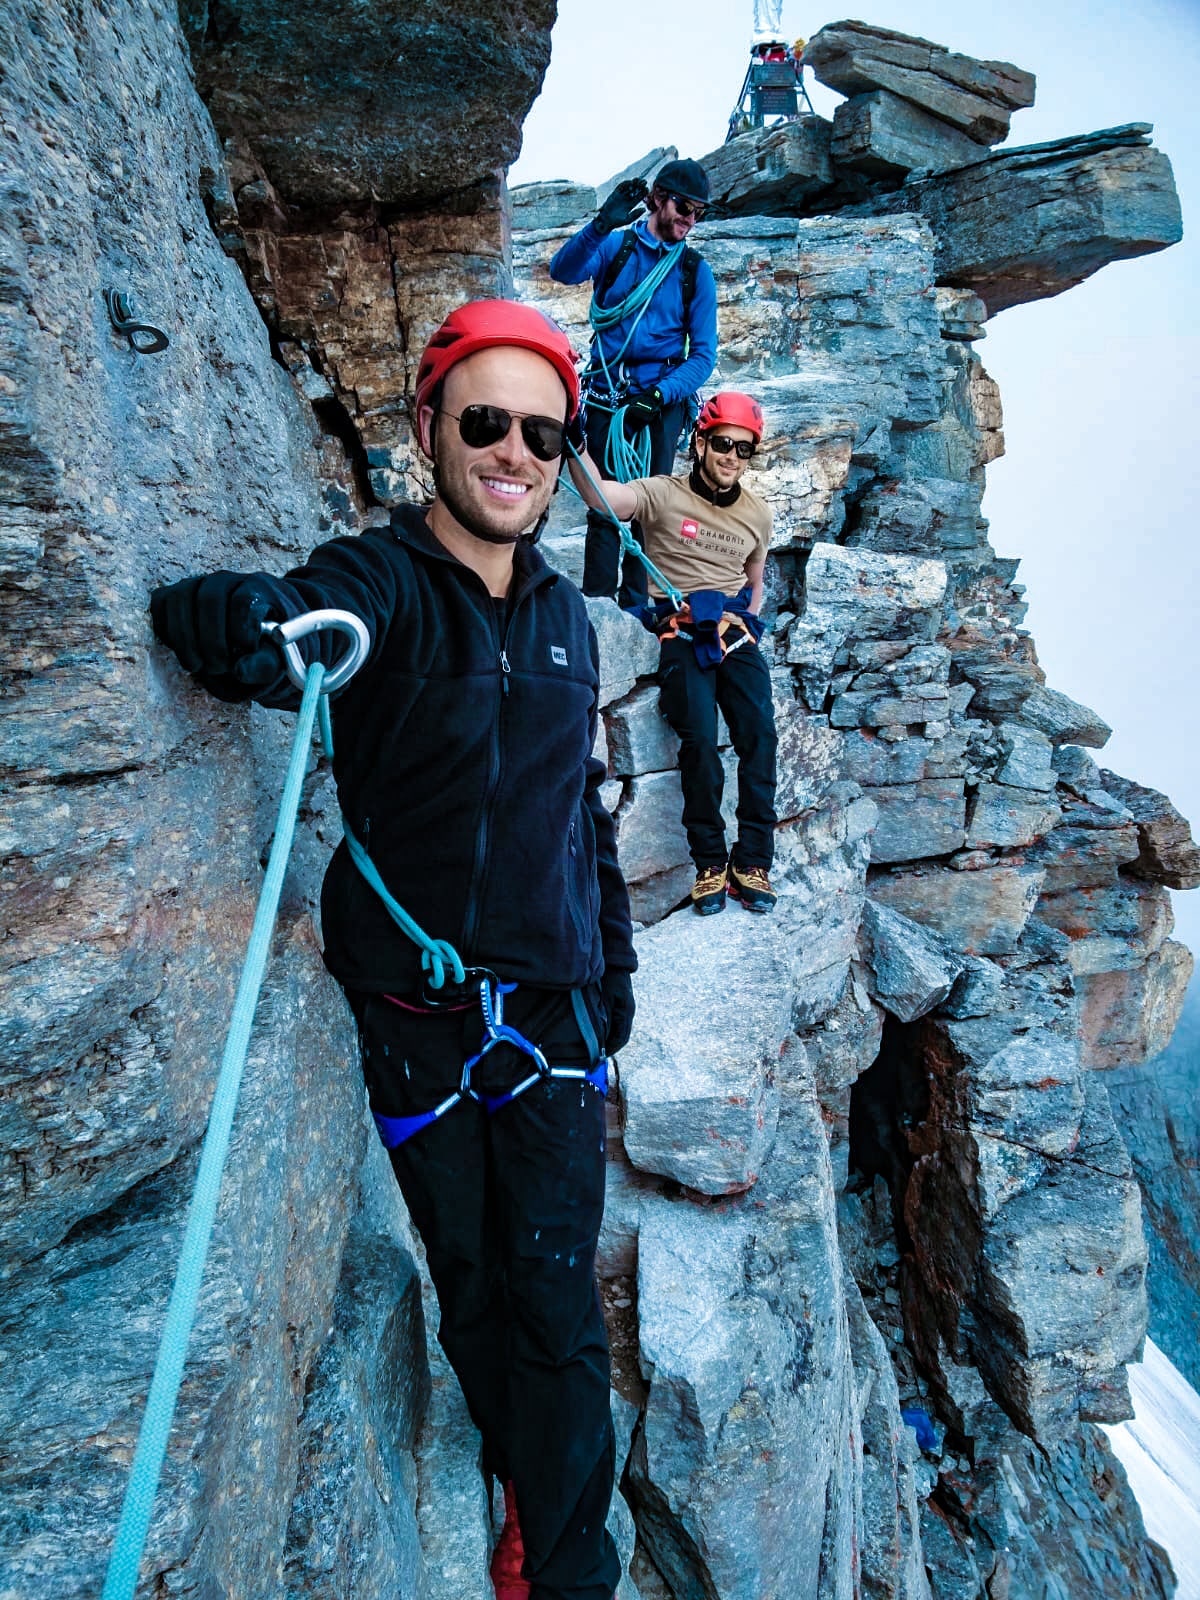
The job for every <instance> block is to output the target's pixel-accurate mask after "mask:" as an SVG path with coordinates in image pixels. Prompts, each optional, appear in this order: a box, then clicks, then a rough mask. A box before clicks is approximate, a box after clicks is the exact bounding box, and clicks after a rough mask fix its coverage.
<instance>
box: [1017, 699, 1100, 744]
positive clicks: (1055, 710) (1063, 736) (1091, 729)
mask: <svg viewBox="0 0 1200 1600" xmlns="http://www.w3.org/2000/svg"><path fill="white" fill-rule="evenodd" d="M1021 721H1022V722H1027V723H1028V724H1029V726H1030V727H1031V728H1038V729H1040V730H1041V732H1042V733H1044V734H1045V735H1046V737H1047V738H1048V739H1049V740H1050V743H1051V744H1071V745H1087V746H1088V747H1089V748H1090V749H1092V750H1100V749H1103V747H1104V746H1105V745H1106V744H1107V743H1108V741H1109V739H1110V738H1111V737H1112V729H1111V728H1110V727H1109V725H1108V723H1107V722H1105V721H1104V719H1103V718H1102V717H1098V716H1097V715H1096V713H1095V712H1094V711H1089V709H1088V708H1087V706H1081V705H1080V704H1079V702H1078V701H1077V700H1071V699H1070V698H1069V697H1068V696H1067V695H1065V694H1061V693H1060V692H1059V691H1058V690H1057V689H1047V688H1046V686H1045V684H1039V685H1038V687H1037V688H1036V689H1035V690H1034V691H1033V693H1032V694H1031V695H1030V696H1029V698H1028V699H1027V700H1026V701H1025V703H1024V705H1023V706H1022V707H1021Z"/></svg>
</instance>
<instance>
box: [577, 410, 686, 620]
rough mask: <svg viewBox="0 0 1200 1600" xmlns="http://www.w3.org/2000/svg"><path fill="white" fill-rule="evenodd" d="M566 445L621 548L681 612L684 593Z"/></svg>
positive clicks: (585, 466)
mask: <svg viewBox="0 0 1200 1600" xmlns="http://www.w3.org/2000/svg"><path fill="white" fill-rule="evenodd" d="M566 443H567V449H568V450H570V452H571V454H572V455H573V456H574V457H575V460H576V461H578V463H579V465H580V468H581V469H582V472H583V475H584V477H585V478H586V479H587V481H588V482H589V483H590V484H591V486H592V488H593V489H594V490H595V491H596V493H597V495H598V496H599V498H600V504H601V506H602V508H603V510H602V512H601V515H602V516H607V518H608V520H609V521H610V522H611V523H612V525H613V527H614V528H616V530H617V534H618V535H619V537H620V540H621V548H622V550H624V551H625V553H626V554H627V555H631V556H635V557H636V558H637V560H639V561H640V562H641V563H642V565H643V566H644V567H645V569H646V571H647V573H648V574H649V576H650V577H651V578H653V579H654V582H655V583H656V584H657V585H658V587H659V588H660V589H661V590H662V592H663V593H664V594H665V595H666V596H667V598H668V600H670V602H671V604H672V605H673V606H674V608H675V610H676V611H679V610H681V609H682V607H683V594H682V592H681V591H680V590H679V589H677V588H676V587H675V585H674V584H673V583H672V582H671V580H670V579H669V578H666V577H664V576H663V574H662V573H661V572H660V571H659V570H658V568H657V567H656V566H655V565H654V563H653V561H651V559H650V557H649V556H648V555H647V554H646V552H645V551H644V550H643V549H642V547H641V545H640V544H639V543H638V542H637V540H636V539H635V538H634V537H633V534H632V533H630V531H629V529H628V528H627V527H626V526H625V524H624V523H623V522H622V521H621V519H620V517H618V516H617V514H616V512H615V511H614V510H613V508H612V507H611V506H610V505H609V503H608V501H607V499H605V495H604V490H603V489H602V488H601V487H600V485H599V484H598V483H597V482H596V480H595V478H593V477H592V475H591V473H590V472H589V471H588V469H587V463H586V462H585V461H584V459H583V457H582V456H581V455H580V453H579V451H578V450H576V448H575V446H574V445H573V444H572V443H571V441H570V440H569V439H568V440H567V441H566ZM565 481H566V485H567V488H568V489H570V491H571V493H572V494H573V495H576V496H578V498H579V499H580V500H583V496H582V495H581V494H580V493H579V490H578V489H577V488H576V487H575V485H574V484H573V483H572V482H571V480H570V478H567V479H566V480H565ZM584 504H585V505H586V504H587V501H586V500H584Z"/></svg>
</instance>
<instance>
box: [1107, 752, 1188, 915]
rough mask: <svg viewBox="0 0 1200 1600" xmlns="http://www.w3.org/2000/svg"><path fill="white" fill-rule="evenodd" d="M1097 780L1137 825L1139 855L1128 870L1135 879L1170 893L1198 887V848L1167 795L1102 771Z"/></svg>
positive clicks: (1182, 818)
mask: <svg viewBox="0 0 1200 1600" xmlns="http://www.w3.org/2000/svg"><path fill="white" fill-rule="evenodd" d="M1100 780H1101V782H1102V783H1103V785H1104V788H1105V789H1106V791H1107V792H1108V793H1109V794H1110V795H1111V796H1112V797H1113V798H1114V799H1115V800H1117V801H1119V802H1120V803H1121V804H1122V805H1124V806H1125V807H1127V808H1128V810H1129V811H1130V813H1131V814H1132V816H1133V819H1134V822H1135V823H1136V824H1137V837H1138V855H1137V860H1136V861H1135V862H1133V863H1132V864H1131V865H1130V867H1129V869H1128V870H1129V871H1130V872H1131V873H1132V874H1133V875H1134V876H1135V877H1138V878H1148V879H1149V880H1150V882H1151V883H1164V884H1166V885H1167V887H1168V888H1170V889H1195V888H1196V887H1197V886H1200V848H1198V847H1197V845H1196V844H1195V842H1194V840H1193V839H1192V830H1191V827H1190V826H1189V824H1188V821H1187V819H1186V818H1185V817H1183V816H1181V815H1180V813H1179V812H1178V811H1177V810H1176V809H1175V807H1174V806H1173V805H1172V804H1171V802H1170V801H1169V800H1168V799H1167V797H1166V795H1165V794H1159V792H1158V790H1157V789H1147V788H1146V787H1145V786H1144V785H1143V784H1140V783H1132V782H1130V780H1129V779H1128V778H1122V777H1119V776H1118V775H1117V774H1116V773H1115V772H1107V771H1102V772H1101V773H1100Z"/></svg>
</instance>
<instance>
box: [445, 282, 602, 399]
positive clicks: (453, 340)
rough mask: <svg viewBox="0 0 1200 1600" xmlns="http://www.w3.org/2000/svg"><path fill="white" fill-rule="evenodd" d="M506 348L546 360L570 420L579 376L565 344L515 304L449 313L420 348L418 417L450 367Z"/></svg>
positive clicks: (478, 304) (552, 326)
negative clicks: (513, 347) (562, 390)
mask: <svg viewBox="0 0 1200 1600" xmlns="http://www.w3.org/2000/svg"><path fill="white" fill-rule="evenodd" d="M506 344H511V345H516V346H517V347H518V348H519V349H521V350H533V351H535V352H536V353H537V354H538V355H539V356H544V357H545V358H546V360H547V361H548V362H549V363H550V365H551V366H552V367H553V368H554V370H555V371H556V372H557V373H558V375H559V377H560V378H561V379H562V381H563V384H564V386H565V388H566V391H567V398H568V400H569V401H570V409H569V411H568V413H567V420H568V421H570V419H571V418H572V417H573V416H574V415H575V413H576V412H577V411H578V410H579V373H578V371H577V370H576V367H575V351H574V350H573V349H572V348H571V341H570V340H569V339H568V338H567V336H566V334H565V333H564V332H563V331H562V329H561V328H560V327H559V325H558V323H557V322H553V321H552V320H551V319H550V318H549V317H547V316H546V315H545V314H544V313H543V312H541V311H538V310H537V309H536V308H535V307H534V306H523V305H519V304H518V303H517V302H516V301H515V300H471V301H469V302H468V303H467V304H466V305H465V306H459V308H458V309H457V311H452V312H451V313H450V315H449V316H448V317H447V318H446V320H445V322H443V323H442V325H441V327H440V328H439V329H438V330H437V332H436V333H435V334H434V335H433V338H432V339H430V341H429V343H428V344H427V345H426V346H425V353H424V354H423V355H422V357H421V364H420V366H419V367H418V368H417V412H418V414H419V413H420V410H421V407H422V406H424V405H429V404H430V403H431V401H430V395H431V394H432V392H433V390H434V388H435V386H436V385H437V384H439V383H440V382H441V381H442V379H443V378H444V377H445V376H446V374H447V373H448V372H449V371H450V368H451V367H453V366H455V365H456V364H457V363H458V362H459V361H465V360H466V358H467V356H473V355H474V354H475V352H476V351H477V350H490V349H492V348H493V346H496V345H506Z"/></svg>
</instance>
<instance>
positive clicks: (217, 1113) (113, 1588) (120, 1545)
mask: <svg viewBox="0 0 1200 1600" xmlns="http://www.w3.org/2000/svg"><path fill="white" fill-rule="evenodd" d="M327 628H333V629H337V630H339V631H341V632H344V633H346V634H348V635H349V636H350V637H351V639H352V640H353V643H352V645H351V648H350V650H349V652H348V653H347V655H346V656H345V657H344V658H343V660H342V661H341V662H339V664H338V665H337V667H336V668H335V669H334V670H333V671H332V672H330V673H328V674H327V673H326V670H325V667H324V666H323V665H322V663H321V662H319V661H318V662H314V663H313V664H312V665H311V666H310V667H309V668H308V670H307V672H304V671H303V661H302V658H301V656H300V652H299V650H298V649H297V648H296V643H295V641H296V640H297V639H301V638H303V637H305V635H307V634H310V633H315V632H318V631H320V630H323V629H327ZM264 630H265V631H269V632H271V633H272V634H274V635H275V636H276V637H277V638H278V639H279V640H280V641H281V643H282V645H283V649H284V654H285V658H286V659H287V662H288V672H289V675H290V676H292V678H293V681H295V680H296V678H297V677H299V682H300V687H301V688H302V689H303V696H302V698H301V701H300V711H299V714H298V716H297V718H296V733H295V737H294V738H293V740H292V751H291V756H290V758H289V761H288V768H287V775H286V777H285V779H284V784H283V794H282V796H281V797H280V801H279V815H278V818H277V820H276V823H275V837H274V840H273V842H272V844H271V854H270V859H269V860H268V862H267V870H266V875H265V876H264V878H263V886H262V891H261V893H260V895H259V897H258V906H257V908H256V910H255V913H254V926H253V928H252V929H251V932H250V942H249V945H248V947H247V950H246V961H245V965H244V967H243V968H242V976H241V981H240V982H239V984H238V989H237V996H236V998H235V1000H234V1003H233V1016H232V1019H231V1021H230V1024H229V1034H228V1037H227V1039H226V1042H225V1053H224V1055H223V1056H222V1058H221V1068H220V1071H219V1072H218V1074H217V1084H216V1088H215V1090H214V1091H213V1101H212V1109H211V1110H210V1112H209V1117H208V1128H207V1130H206V1132H205V1135H204V1144H203V1146H202V1147H201V1151H200V1167H199V1171H198V1172H197V1175H196V1187H195V1190H194V1191H193V1194H192V1201H191V1205H190V1207H189V1209H188V1218H187V1226H186V1228H185V1230H184V1235H183V1244H182V1246H181V1247H180V1251H179V1266H178V1268H177V1270H176V1274H175V1283H174V1287H173V1288H172V1290H171V1299H170V1302H169V1304H168V1306H167V1315H166V1321H165V1323H164V1326H163V1332H162V1339H161V1341H160V1343H159V1347H158V1357H157V1359H156V1361H155V1364H154V1376H153V1378H152V1379H151V1383H150V1393H149V1395H148V1396H147V1399H146V1409H145V1412H144V1413H143V1416H142V1425H141V1429H140V1430H139V1433H138V1442H137V1449H136V1451H135V1453H134V1458H133V1466H132V1468H131V1470H130V1474H129V1482H128V1483H127V1484H126V1486H125V1499H124V1502H123V1504H122V1507H121V1520H120V1523H119V1524H118V1527H117V1534H116V1539H115V1541H114V1543H113V1548H112V1554H111V1555H110V1557H109V1562H108V1572H107V1575H106V1576H105V1579H104V1589H103V1591H102V1595H101V1600H132V1597H133V1594H134V1591H135V1589H136V1588H137V1576H138V1568H139V1566H140V1565H141V1560H142V1552H143V1550H144V1548H145V1544H146V1535H147V1533H148V1532H149V1529H150V1514H151V1511H152V1510H153V1507H154V1496H155V1493H156V1491H157V1489H158V1480H159V1476H160V1474H161V1471H162V1463H163V1457H164V1456H165V1454H166V1449H167V1440H168V1437H169V1435H170V1431H171V1420H172V1418H173V1416H174V1414H175V1404H176V1401H177V1399H178V1396H179V1385H180V1382H181V1380H182V1378H183V1366H184V1358H185V1356H186V1354H187V1344H188V1337H189V1335H190V1334H191V1331H192V1324H193V1322H194V1320H195V1316H196V1306H197V1303H198V1301H199V1298H200V1283H201V1279H202V1278H203V1276H204V1263H205V1259H206V1257H207V1255H208V1246H209V1242H210V1240H211V1237H212V1230H213V1222H214V1220H215V1218H216V1212H217V1198H218V1196H219V1194H220V1189H221V1177H222V1174H223V1172H224V1170H225V1160H226V1157H227V1155H228V1153H229V1141H230V1136H231V1133H232V1130H233V1117H234V1112H235V1110H236V1108H237V1100H238V1091H239V1090H240V1088H241V1083H242V1072H243V1069H244V1068H245V1064H246V1054H247V1051H248V1050H249V1047H250V1028H251V1025H252V1023H253V1021H254V1012H255V1008H256V1006H257V1004H258V996H259V992H260V990H261V989H262V982H263V977H264V975H265V973H266V968H267V960H268V957H269V955H270V950H271V933H272V931H273V929H274V926H275V915H276V912H277V911H278V909H279V898H280V893H281V891H282V889H283V875H284V872H285V870H286V868H287V859H288V856H289V855H290V854H291V849H292V838H293V835H294V834H295V830H296V817H297V815H298V813H299V810H300V795H301V787H302V785H303V782H304V774H305V771H306V769H307V766H308V756H309V750H310V748H311V746H312V735H313V723H314V722H315V721H316V719H317V710H318V703H321V704H322V705H323V704H324V701H325V698H326V697H327V696H328V695H329V693H330V692H331V690H333V689H335V688H337V687H339V686H340V685H341V684H343V683H346V682H347V681H348V680H349V678H350V677H351V676H352V674H353V673H355V672H357V670H358V668H359V667H360V666H361V665H362V663H363V661H365V660H366V657H367V651H368V650H369V648H370V636H369V634H368V633H367V629H366V627H365V626H364V624H363V623H362V622H361V621H360V620H359V619H358V617H355V616H352V615H351V614H350V613H349V612H347V611H314V612H309V613H308V615H307V616H303V617H297V618H295V619H294V620H293V621H291V622H285V623H278V624H276V623H267V624H264ZM297 664H299V671H298V670H297ZM321 721H322V729H323V730H327V729H328V727H329V722H328V712H326V714H325V716H323V717H322V719H321Z"/></svg>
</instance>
